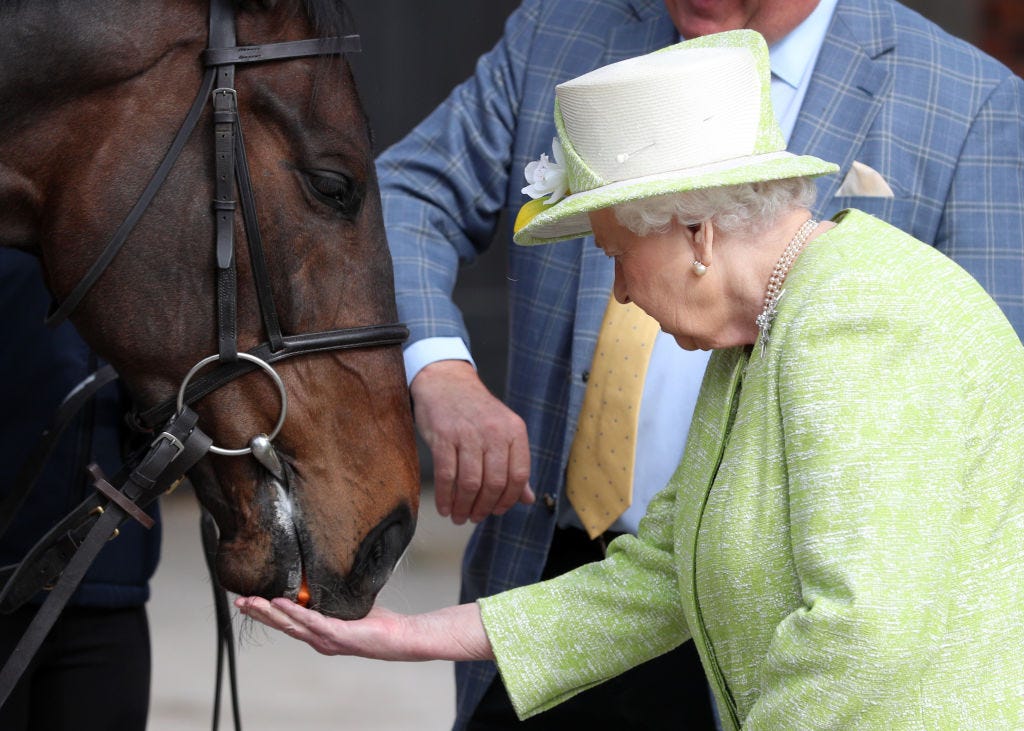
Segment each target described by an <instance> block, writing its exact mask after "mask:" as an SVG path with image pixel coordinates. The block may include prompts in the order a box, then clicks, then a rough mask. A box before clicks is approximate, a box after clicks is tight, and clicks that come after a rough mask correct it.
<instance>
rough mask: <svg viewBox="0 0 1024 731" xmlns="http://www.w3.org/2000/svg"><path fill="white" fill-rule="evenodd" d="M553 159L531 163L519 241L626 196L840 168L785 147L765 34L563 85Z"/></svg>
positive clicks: (583, 226) (747, 33)
mask: <svg viewBox="0 0 1024 731" xmlns="http://www.w3.org/2000/svg"><path fill="white" fill-rule="evenodd" d="M555 126H556V128H557V130H558V137H557V138H556V139H555V140H553V142H552V146H553V153H554V158H555V160H554V162H552V161H551V160H550V159H549V158H548V156H547V155H541V157H540V160H537V161H534V162H531V163H530V164H529V165H527V166H526V171H525V174H526V180H527V182H528V183H529V185H528V186H527V187H525V188H523V192H524V193H526V194H528V195H530V197H532V198H534V199H535V200H532V201H530V202H529V203H527V204H526V205H524V206H523V207H522V209H521V210H520V211H519V215H518V216H517V218H516V222H515V236H514V238H515V241H516V243H517V244H523V245H531V244H546V243H551V242H554V241H561V240H563V239H569V238H575V237H577V236H584V235H586V234H589V233H590V221H589V219H588V218H587V214H588V213H589V212H591V211H595V210H598V209H600V208H607V207H609V206H614V205H617V204H619V203H625V202H627V201H633V200H640V199H643V198H650V197H653V196H657V195H663V194H666V193H681V192H684V191H688V190H698V189H702V188H716V187H720V186H725V185H735V184H739V183H750V182H756V181H761V180H779V179H782V178H795V177H802V176H813V175H825V174H828V173H834V172H837V171H838V170H839V168H838V166H836V165H833V164H832V163H828V162H825V161H824V160H819V159H818V158H816V157H811V156H809V155H794V154H792V153H789V152H786V143H785V141H784V139H783V137H782V132H781V131H780V130H779V125H778V123H777V122H776V121H775V115H774V113H773V112H772V103H771V68H770V65H769V60H768V46H767V45H766V44H765V41H764V38H762V37H761V35H760V34H759V33H757V32H756V31H752V30H735V31H728V32H726V33H716V34H714V35H708V36H702V37H700V38H695V39H693V40H690V41H685V42H683V43H678V44H676V45H674V46H670V47H668V48H665V49H662V50H660V51H656V52H654V53H649V54H647V55H645V56H639V57H636V58H631V59H628V60H625V61H620V62H618V63H613V64H611V65H608V66H603V67H601V68H599V69H596V70H594V71H591V72H590V73H587V74H584V75H583V76H580V77H577V78H575V79H572V80H570V81H567V82H565V83H563V84H559V85H558V86H556V87H555Z"/></svg>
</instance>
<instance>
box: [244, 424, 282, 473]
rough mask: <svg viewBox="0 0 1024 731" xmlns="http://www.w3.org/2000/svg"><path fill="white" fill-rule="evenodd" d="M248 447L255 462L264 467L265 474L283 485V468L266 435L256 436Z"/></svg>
mask: <svg viewBox="0 0 1024 731" xmlns="http://www.w3.org/2000/svg"><path fill="white" fill-rule="evenodd" d="M249 447H251V448H252V456H253V457H255V458H256V461H257V462H259V463H260V464H261V465H263V466H264V467H266V468H267V472H269V473H270V474H272V475H273V476H274V477H276V478H277V479H278V480H280V481H281V482H282V483H283V482H284V481H285V478H284V466H283V465H282V464H281V458H280V457H278V456H277V451H276V450H275V449H274V445H273V444H271V442H270V439H269V438H268V437H267V435H266V434H257V435H256V436H254V437H253V438H252V440H251V441H250V442H249Z"/></svg>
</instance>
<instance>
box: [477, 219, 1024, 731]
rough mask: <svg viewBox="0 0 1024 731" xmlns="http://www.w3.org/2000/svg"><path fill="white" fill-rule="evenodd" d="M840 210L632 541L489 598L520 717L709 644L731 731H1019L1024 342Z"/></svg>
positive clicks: (711, 400)
mask: <svg viewBox="0 0 1024 731" xmlns="http://www.w3.org/2000/svg"><path fill="white" fill-rule="evenodd" d="M837 218H841V219H842V220H841V222H840V225H838V226H837V227H836V228H834V229H833V230H831V231H829V232H827V233H825V234H823V235H822V236H820V237H819V238H818V239H817V240H815V241H814V242H813V243H812V244H811V245H810V246H808V248H807V249H806V250H805V251H804V253H803V254H802V255H801V256H800V258H799V259H798V260H797V262H796V264H795V265H794V267H793V270H792V271H791V272H790V275H789V277H788V279H787V281H786V284H785V288H786V294H785V295H784V297H783V298H782V300H781V302H780V304H779V308H778V316H777V319H776V321H775V323H774V326H773V329H772V332H771V341H770V343H769V346H768V348H767V352H766V354H765V357H764V358H762V357H761V356H760V352H759V351H758V350H756V349H755V350H754V351H753V353H752V354H751V351H750V350H749V349H742V348H736V349H730V350H723V351H719V352H717V353H715V354H714V356H713V357H712V359H711V362H710V365H709V366H708V371H707V374H706V376H705V379H704V384H703V388H702V392H701V397H700V400H699V402H698V404H697V410H696V414H695V416H694V421H693V426H692V428H691V432H690V436H689V438H688V443H687V446H686V452H685V454H684V456H683V460H682V462H681V463H680V466H679V469H678V471H677V472H676V475H675V477H674V478H673V480H672V482H671V484H670V485H669V486H668V487H667V488H666V489H665V490H664V491H663V492H662V493H661V494H660V495H659V496H658V498H657V499H656V500H655V501H654V502H653V503H652V504H651V505H650V507H649V509H648V514H647V517H646V518H645V519H644V521H643V523H642V524H641V529H640V534H639V536H638V537H637V538H634V537H632V536H625V537H623V538H620V539H618V540H616V541H615V542H614V543H613V544H612V546H611V550H610V551H609V556H608V558H607V559H606V560H605V561H602V562H600V563H597V564H592V565H590V566H585V567H583V568H581V569H578V570H576V571H574V572H572V573H571V574H568V575H565V576H563V577H560V578H558V579H555V580H552V581H548V582H545V583H541V584H536V585H533V586H529V587H523V588H520V589H516V590H513V591H509V592H505V593H503V594H499V595H496V596H493V597H489V598H485V599H481V600H480V601H479V603H480V606H481V611H482V614H483V619H484V625H485V627H486V630H487V633H488V636H489V638H490V640H491V642H492V644H493V646H494V651H495V653H496V656H497V660H498V665H499V668H500V670H501V673H502V676H503V678H504V680H505V684H506V686H507V687H508V690H509V694H510V695H511V697H512V700H513V703H514V705H515V707H516V710H517V712H518V713H519V714H520V715H521V716H523V717H525V716H529V715H532V714H535V713H538V712H540V711H542V710H544V709H546V708H549V707H550V706H552V705H555V704H557V703H559V702H561V701H563V700H565V699H567V698H569V697H570V696H572V695H574V694H575V693H577V692H579V691H581V690H584V689H586V688H589V687H591V686H594V685H596V684H598V683H600V682H602V681H604V680H606V679H608V678H609V677H612V676H614V675H616V674H618V673H621V672H623V671H624V670H626V669H628V668H630V667H632V666H634V665H637V664H639V663H641V662H644V661H646V660H648V659H650V658H652V657H655V656H657V655H659V654H661V653H663V652H666V651H667V650H669V649H671V648H673V647H675V646H676V645H678V644H680V643H681V642H684V641H686V640H688V639H690V638H691V637H692V639H693V640H694V641H695V642H696V644H697V648H698V649H699V651H700V655H701V658H702V660H703V662H704V666H705V669H706V671H707V673H708V677H709V679H710V680H711V684H712V686H713V688H714V691H715V694H716V697H717V700H718V704H719V709H720V710H721V712H722V716H723V723H724V724H725V727H726V728H733V729H735V728H739V727H740V726H742V727H743V728H744V729H750V730H753V729H765V730H767V731H782V730H785V729H844V730H846V729H873V730H874V729H884V730H886V731H890V730H892V729H928V730H929V731H932V730H934V729H957V730H959V729H987V730H996V729H998V730H1002V729H1024V347H1022V346H1021V343H1020V340H1019V339H1018V338H1017V336H1016V335H1015V333H1014V331H1013V329H1012V328H1011V326H1010V325H1009V323H1008V322H1007V321H1006V320H1005V318H1004V317H1003V316H1002V314H1001V313H1000V311H999V310H998V308H997V307H996V305H995V304H994V303H993V302H992V301H991V299H990V298H989V297H988V296H987V295H986V294H985V293H984V291H983V290H982V289H981V288H980V286H979V285H977V284H976V283H975V282H974V280H973V279H971V278H970V277H969V276H968V275H967V274H966V273H964V272H963V271H962V270H961V269H960V268H959V267H958V266H957V265H955V264H954V263H952V262H951V261H950V260H949V259H946V258H945V257H944V256H942V255H941V254H939V253H938V252H936V251H935V250H934V249H932V248H931V247H928V246H925V245H924V244H921V243H919V242H918V241H916V240H914V239H913V238H911V237H909V236H907V235H906V234H903V233H902V232H900V231H899V230H897V229H895V228H892V227H891V226H889V225H887V224H885V223H882V222H881V221H878V220H877V219H874V218H872V217H870V216H868V215H866V214H863V213H860V212H857V211H851V212H848V213H846V214H845V217H843V214H841V215H840V217H837ZM665 702H666V703H672V702H674V699H673V698H665Z"/></svg>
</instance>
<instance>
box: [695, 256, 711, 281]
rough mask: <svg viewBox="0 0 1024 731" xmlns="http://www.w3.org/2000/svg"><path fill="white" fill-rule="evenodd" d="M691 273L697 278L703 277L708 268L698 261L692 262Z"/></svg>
mask: <svg viewBox="0 0 1024 731" xmlns="http://www.w3.org/2000/svg"><path fill="white" fill-rule="evenodd" d="M693 273H694V274H696V275H697V276H698V277H703V276H704V275H705V274H707V273H708V268H707V267H706V266H705V265H704V264H702V263H701V262H700V260H699V259H694V260H693Z"/></svg>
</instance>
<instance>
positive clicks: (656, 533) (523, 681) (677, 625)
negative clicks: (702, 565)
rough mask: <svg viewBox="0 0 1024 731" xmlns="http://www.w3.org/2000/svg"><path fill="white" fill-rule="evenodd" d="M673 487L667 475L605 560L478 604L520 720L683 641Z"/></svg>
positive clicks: (685, 630) (686, 633)
mask: <svg viewBox="0 0 1024 731" xmlns="http://www.w3.org/2000/svg"><path fill="white" fill-rule="evenodd" d="M676 489H677V486H676V485H675V480H673V481H671V482H670V483H669V485H668V486H667V487H666V488H665V489H664V490H662V491H661V492H660V493H659V494H658V495H657V496H656V497H655V498H654V500H652V501H651V503H650V504H649V505H648V509H647V514H646V516H645V517H644V518H643V520H642V521H641V522H640V530H639V533H638V536H631V535H624V536H621V537H619V538H617V539H616V540H614V541H613V542H612V543H611V545H610V546H609V549H608V557H607V558H606V559H605V560H603V561H599V562H596V563H592V564H587V565H585V566H582V567H580V568H578V569H576V570H574V571H571V572H569V573H568V574H563V575H562V576H559V577H558V578H555V579H551V580H549V581H545V582H542V583H539V584H532V585H530V586H525V587H521V588H519V589H513V590H511V591H507V592H504V593H502V594H497V595H495V596H491V597H485V598H482V599H480V600H478V603H479V605H480V611H481V614H482V616H483V621H484V628H485V629H486V631H487V636H488V638H489V639H490V641H491V645H492V646H493V648H494V653H495V657H496V659H497V662H498V668H499V669H500V671H501V676H502V679H503V680H504V682H505V687H506V689H507V690H508V693H509V697H510V698H511V700H512V705H513V707H514V708H515V709H516V713H517V714H518V715H519V717H520V719H524V718H528V717H530V716H533V715H536V714H537V713H540V712H542V711H545V710H547V709H548V708H551V707H552V706H555V705H558V704H559V703H562V702H563V701H566V700H568V699H569V698H571V697H572V696H574V695H576V694H577V693H580V692H581V691H584V690H586V689H588V688H591V687H593V686H595V685H598V684H600V683H602V682H604V681H606V680H608V679H610V678H612V677H615V676H616V675H620V674H621V673H623V672H625V671H626V670H629V669H630V668H632V667H635V666H637V665H640V664H641V663H643V662H646V661H648V660H650V659H652V658H655V657H657V656H659V655H661V654H664V653H665V652H668V651H669V650H672V649H673V648H675V647H678V646H679V645H680V644H682V643H683V642H685V641H686V640H688V639H689V638H690V633H689V629H688V628H687V626H686V622H685V620H684V619H683V610H682V606H681V604H680V593H679V585H678V580H677V574H678V572H677V570H676V568H675V559H674V552H673V515H674V512H675V503H676V499H675V496H676ZM667 700H668V699H667Z"/></svg>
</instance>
